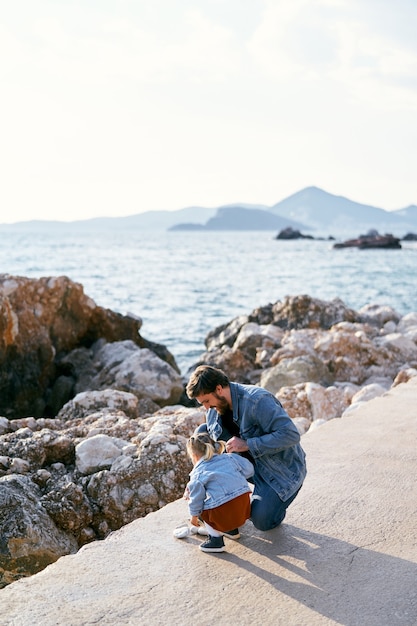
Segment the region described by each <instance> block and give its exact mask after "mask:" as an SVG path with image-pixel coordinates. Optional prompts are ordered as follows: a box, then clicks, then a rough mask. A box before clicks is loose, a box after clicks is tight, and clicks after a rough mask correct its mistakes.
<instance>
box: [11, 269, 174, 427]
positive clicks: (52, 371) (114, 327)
mask: <svg viewBox="0 0 417 626" xmlns="http://www.w3.org/2000/svg"><path fill="white" fill-rule="evenodd" d="M141 324H142V322H141V320H140V319H139V318H137V317H133V316H123V315H120V314H119V313H115V312H113V311H111V310H109V309H104V308H102V307H100V306H97V305H96V304H95V302H94V301H93V300H92V299H91V298H89V297H88V296H86V295H85V294H84V290H83V287H82V285H80V284H78V283H74V282H73V281H71V280H70V279H69V278H67V277H65V276H60V277H53V278H40V279H30V278H24V277H18V276H10V275H8V274H1V275H0V414H2V415H3V416H6V417H11V418H14V417H24V416H30V415H32V416H35V417H40V416H45V415H48V416H52V415H55V414H56V413H57V412H58V410H59V409H60V408H61V406H63V404H64V403H65V402H66V401H68V400H69V399H70V397H72V396H73V395H74V389H73V387H74V385H75V383H76V380H77V375H76V372H75V371H74V370H73V369H72V368H71V367H69V366H68V364H66V363H65V361H64V360H63V359H64V357H65V355H67V354H68V353H69V352H71V351H73V350H75V349H77V348H83V349H86V350H88V349H89V348H90V347H91V346H92V345H93V344H94V343H95V342H97V341H98V340H100V339H101V340H105V341H106V342H107V343H112V342H115V341H123V340H130V341H131V342H133V343H134V344H135V345H136V346H138V347H139V348H146V349H148V350H150V351H151V352H152V353H154V354H156V355H157V356H158V357H159V358H160V359H162V360H164V361H165V362H167V363H169V364H170V365H171V367H172V368H173V369H174V370H176V371H177V372H178V367H177V366H176V364H175V360H174V358H173V356H172V355H171V354H170V353H169V352H168V350H167V349H166V348H165V347H164V346H162V345H159V344H156V343H154V342H150V341H147V340H146V339H144V338H143V337H141V335H140V332H139V331H140V328H141Z"/></svg>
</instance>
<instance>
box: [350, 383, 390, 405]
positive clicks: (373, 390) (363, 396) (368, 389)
mask: <svg viewBox="0 0 417 626" xmlns="http://www.w3.org/2000/svg"><path fill="white" fill-rule="evenodd" d="M386 391H387V390H386V389H385V387H382V385H378V384H376V383H374V384H371V385H365V386H364V387H362V389H360V390H359V391H358V392H357V393H355V395H354V396H353V397H352V400H351V403H352V404H355V403H356V402H369V400H372V399H373V398H377V397H378V396H382V395H383V394H384V393H386Z"/></svg>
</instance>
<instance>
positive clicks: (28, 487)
mask: <svg viewBox="0 0 417 626" xmlns="http://www.w3.org/2000/svg"><path fill="white" fill-rule="evenodd" d="M40 495H41V494H40V492H39V490H38V488H37V486H36V485H35V484H34V483H33V482H32V481H31V480H30V478H28V477H23V476H15V475H10V476H3V477H1V478H0V526H1V542H0V587H4V586H5V585H6V584H8V583H10V582H12V581H13V580H16V579H18V578H21V577H22V575H29V574H34V573H36V572H39V571H40V570H42V569H43V568H45V567H46V566H47V565H49V564H50V563H53V562H54V561H56V560H57V559H58V558H59V557H60V556H63V555H64V554H71V553H74V552H76V550H77V543H76V541H75V539H73V538H71V537H70V536H69V535H67V534H66V533H64V532H63V531H62V530H59V529H58V528H57V527H56V525H55V523H54V522H53V521H52V519H51V517H50V516H49V515H48V514H47V513H46V511H45V510H44V509H43V508H42V507H41V506H39V500H40Z"/></svg>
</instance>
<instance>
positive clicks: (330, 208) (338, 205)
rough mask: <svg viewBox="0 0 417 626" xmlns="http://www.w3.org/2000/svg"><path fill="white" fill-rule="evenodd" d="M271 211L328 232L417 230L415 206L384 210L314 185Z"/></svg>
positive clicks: (278, 204) (401, 231)
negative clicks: (398, 209)
mask: <svg viewBox="0 0 417 626" xmlns="http://www.w3.org/2000/svg"><path fill="white" fill-rule="evenodd" d="M413 208H415V209H416V211H413ZM270 211H271V212H272V213H275V214H276V215H280V216H282V217H289V218H291V219H294V220H299V221H301V222H303V223H304V224H306V225H308V226H309V227H310V228H311V229H314V230H317V231H320V232H323V231H325V232H327V233H331V232H335V233H349V232H353V233H356V234H357V235H358V234H360V233H361V232H362V231H365V232H367V231H368V230H370V229H376V230H378V231H379V232H381V233H385V232H391V231H394V232H395V233H396V234H398V235H403V234H405V232H406V231H407V229H408V230H410V229H414V230H415V229H417V207H413V206H410V207H408V208H407V209H402V210H400V211H385V210H384V209H379V208H377V207H374V206H370V205H368V204H360V203H358V202H354V201H352V200H349V199H348V198H344V197H343V196H335V195H333V194H330V193H327V192H326V191H323V190H322V189H318V188H317V187H307V188H306V189H302V190H301V191H298V192H297V193H295V194H293V195H292V196H289V197H288V198H286V199H284V200H281V202H278V203H277V204H275V205H274V206H272V207H271V208H270Z"/></svg>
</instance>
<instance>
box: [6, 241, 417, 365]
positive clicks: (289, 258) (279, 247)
mask: <svg viewBox="0 0 417 626" xmlns="http://www.w3.org/2000/svg"><path fill="white" fill-rule="evenodd" d="M0 236H1V246H0V272H1V273H7V274H11V275H18V276H27V277H30V278H39V277H42V276H63V275H65V276H68V277H69V278H70V279H71V280H73V281H75V282H79V283H81V284H82V285H83V286H84V291H85V293H86V294H87V295H88V296H90V297H91V298H92V299H93V300H94V301H95V302H96V304H98V305H100V306H102V307H106V308H109V309H112V310H114V311H117V312H119V313H122V314H126V313H133V314H134V315H136V316H139V317H141V318H142V320H143V326H142V329H141V334H142V336H143V337H144V338H145V339H148V340H152V341H156V342H158V343H162V344H164V345H166V346H167V348H168V349H169V350H170V351H171V352H172V354H173V355H174V357H175V360H176V362H177V364H178V366H179V368H180V369H181V372H182V373H183V374H185V373H187V371H188V369H189V368H190V367H191V366H192V365H193V364H194V363H195V362H196V361H197V360H198V358H199V357H200V355H201V354H202V353H203V352H204V350H205V344H204V340H205V337H206V335H207V333H208V332H209V331H210V330H213V329H214V328H216V327H217V326H219V325H221V324H224V323H227V322H229V321H231V320H232V319H233V318H234V317H236V316H238V315H244V314H249V313H251V312H252V310H253V309H255V308H256V307H258V306H264V305H266V304H268V303H274V302H277V301H278V300H282V299H283V298H284V297H285V296H287V295H300V294H308V295H310V296H312V297H314V298H321V299H323V300H331V299H333V298H340V299H341V300H343V302H344V303H345V304H346V305H347V306H349V307H351V308H353V309H355V310H357V309H359V308H361V307H362V306H364V305H366V304H381V305H389V306H391V307H393V308H394V309H395V310H396V311H397V312H398V313H399V314H400V315H404V314H406V313H409V312H414V311H417V281H416V269H417V243H416V242H407V243H406V242H403V243H402V246H403V247H402V249H401V250H358V249H356V248H346V249H342V250H334V249H333V242H332V241H329V240H304V239H303V240H296V241H285V240H284V241H283V240H277V239H276V238H275V233H273V232H270V231H267V232H265V231H261V232H255V231H252V232H234V231H233V232H225V231H218V232H217V231H213V232H201V231H200V232H180V231H142V232H137V231H130V232H123V231H116V232H114V233H109V232H97V233H92V232H74V231H70V230H68V231H65V230H64V231H63V230H62V229H57V230H55V231H48V232H35V231H32V232H31V231H30V230H27V231H25V232H22V231H17V230H16V231H10V230H9V231H7V232H2V233H1V235H0Z"/></svg>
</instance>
